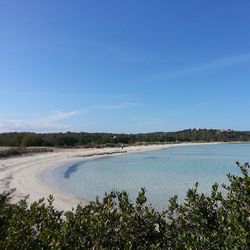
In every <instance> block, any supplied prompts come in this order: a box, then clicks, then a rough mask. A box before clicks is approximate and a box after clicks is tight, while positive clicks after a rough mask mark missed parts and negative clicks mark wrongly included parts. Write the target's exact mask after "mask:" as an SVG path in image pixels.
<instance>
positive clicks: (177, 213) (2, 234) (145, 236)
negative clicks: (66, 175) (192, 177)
mask: <svg viewBox="0 0 250 250" xmlns="http://www.w3.org/2000/svg"><path fill="white" fill-rule="evenodd" d="M238 167H239V168H240V170H241V175H240V176H235V175H230V174H229V175H228V179H229V184H228V185H223V188H224V189H226V191H227V193H226V194H225V195H224V196H223V195H222V192H221V191H220V190H219V188H218V185H217V184H214V185H213V186H212V190H211V194H210V195H205V194H203V193H201V194H200V193H198V191H197V187H198V184H196V185H195V186H194V188H193V189H190V190H188V191H187V195H186V199H185V201H184V203H182V204H180V203H179V202H178V200H177V197H173V198H172V199H170V200H169V205H168V208H167V209H166V210H165V211H163V212H158V211H155V210H154V209H153V208H152V207H151V206H148V205H147V204H146V200H147V199H146V196H145V190H144V189H141V191H140V192H139V194H138V197H137V200H136V202H135V204H133V203H132V202H131V201H130V200H129V195H128V194H127V193H126V192H112V193H110V194H108V195H106V197H105V198H104V199H103V200H102V201H99V200H98V199H97V200H96V201H95V202H91V203H90V204H89V205H88V206H85V207H82V206H80V205H79V206H78V207H77V209H76V210H75V211H68V212H66V213H63V212H60V211H57V210H56V209H55V208H54V207H53V198H52V197H49V199H48V205H46V204H45V201H44V200H43V199H41V200H39V201H37V202H34V203H32V204H31V205H30V206H29V205H28V204H27V200H26V199H24V200H22V201H20V202H19V203H17V204H11V203H10V201H11V192H5V193H3V194H1V195H0V249H11V250H12V249H250V177H249V175H248V170H249V164H247V163H246V164H244V165H243V166H240V164H238Z"/></svg>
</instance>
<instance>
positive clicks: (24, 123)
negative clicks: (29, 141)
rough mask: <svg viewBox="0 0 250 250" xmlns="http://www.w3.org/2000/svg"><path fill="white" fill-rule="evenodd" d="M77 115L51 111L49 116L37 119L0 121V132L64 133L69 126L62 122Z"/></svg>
mask: <svg viewBox="0 0 250 250" xmlns="http://www.w3.org/2000/svg"><path fill="white" fill-rule="evenodd" d="M77 114H79V111H71V112H61V111H53V112H52V114H51V115H49V116H46V117H42V118H39V119H30V120H21V119H13V120H4V119H2V120H0V132H2V133H3V132H10V131H34V132H44V131H46V132H50V131H53V132H54V131H66V130H68V129H69V128H70V126H69V125H67V124H63V123H61V122H62V121H63V120H65V119H67V118H69V117H72V116H75V115H77Z"/></svg>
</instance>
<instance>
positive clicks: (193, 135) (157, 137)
mask: <svg viewBox="0 0 250 250" xmlns="http://www.w3.org/2000/svg"><path fill="white" fill-rule="evenodd" d="M218 141H223V142H231V141H232V142H233V141H250V133H249V132H244V131H231V130H216V129H187V130H183V131H177V132H156V133H140V134H114V133H85V132H81V133H75V132H66V133H44V134H40V133H28V132H25V133H24V132H23V133H17V132H13V133H1V134H0V146H15V147H20V146H21V147H27V146H50V147H64V146H65V147H76V146H79V147H103V146H110V147H116V146H120V145H122V144H123V145H134V144H142V143H174V142H175V143H176V142H218Z"/></svg>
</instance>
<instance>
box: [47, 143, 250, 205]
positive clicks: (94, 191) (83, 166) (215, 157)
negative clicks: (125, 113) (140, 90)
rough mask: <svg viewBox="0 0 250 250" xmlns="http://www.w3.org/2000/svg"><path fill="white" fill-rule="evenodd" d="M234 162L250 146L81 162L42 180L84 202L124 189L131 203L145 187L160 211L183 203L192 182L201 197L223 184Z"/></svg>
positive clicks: (247, 154) (244, 157) (246, 157)
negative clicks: (175, 197) (173, 201)
mask: <svg viewBox="0 0 250 250" xmlns="http://www.w3.org/2000/svg"><path fill="white" fill-rule="evenodd" d="M236 161H240V162H241V163H244V162H249V161H250V144H221V145H193V146H181V147H173V148H168V149H162V150H159V151H151V152H139V153H131V154H124V155H120V156H112V157H103V158H98V159H94V160H82V161H80V162H77V163H75V164H73V165H71V166H62V167H60V168H57V169H54V170H52V171H48V172H46V173H44V175H43V177H44V178H45V180H46V181H47V182H49V183H53V184H56V185H57V186H58V187H59V188H60V189H62V190H64V191H66V192H70V193H72V194H74V195H76V196H78V197H82V198H84V199H87V200H95V198H96V196H99V197H100V198H102V197H103V196H104V194H105V192H107V193H108V192H110V191H112V190H126V191H128V192H129V193H130V197H131V199H132V200H134V199H135V197H136V195H137V193H138V191H139V190H140V187H145V188H146V190H147V192H146V194H147V197H148V203H150V204H152V205H153V206H154V207H156V208H157V209H163V208H165V207H166V205H167V200H168V199H169V198H170V197H172V196H173V195H175V194H177V195H178V196H179V198H180V200H183V199H184V198H185V194H186V191H187V189H188V188H190V187H192V186H193V185H194V184H195V182H199V184H200V186H199V190H200V191H202V192H205V193H209V192H210V187H211V185H212V184H213V183H214V182H218V183H220V184H221V183H226V182H227V177H226V174H227V173H229V172H230V173H234V174H237V173H239V170H238V169H237V167H236V164H235V162H236Z"/></svg>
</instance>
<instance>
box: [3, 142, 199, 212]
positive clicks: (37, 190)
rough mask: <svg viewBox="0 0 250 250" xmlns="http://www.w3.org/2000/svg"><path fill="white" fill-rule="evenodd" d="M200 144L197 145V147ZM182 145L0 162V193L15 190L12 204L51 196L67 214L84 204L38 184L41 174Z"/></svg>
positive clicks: (55, 154)
mask: <svg viewBox="0 0 250 250" xmlns="http://www.w3.org/2000/svg"><path fill="white" fill-rule="evenodd" d="M199 144H200V143H199ZM183 145H186V146H187V145H194V143H186V144H165V145H150V146H131V147H125V148H123V149H121V148H120V149H119V148H102V149H96V148H91V149H55V151H54V152H48V153H37V154H33V155H24V156H18V157H13V158H8V159H2V160H0V192H2V191H4V190H10V189H12V188H15V189H16V191H15V193H14V197H13V201H18V200H20V199H21V198H24V197H25V196H27V195H29V200H28V201H29V202H33V201H37V200H38V199H40V198H42V197H46V198H47V197H48V196H49V195H50V194H52V195H53V196H54V199H55V202H54V205H55V207H56V208H57V209H59V210H70V209H71V208H72V207H76V205H77V204H79V203H82V204H83V205H85V204H87V203H88V202H87V201H86V200H83V199H81V200H80V199H79V198H77V197H74V196H73V195H71V194H68V193H64V192H62V191H61V190H59V189H58V187H56V186H50V185H48V184H47V183H45V182H44V181H42V180H41V178H40V177H41V174H42V173H43V172H44V171H46V170H48V169H52V168H56V167H60V166H62V165H66V164H69V165H70V164H71V163H72V162H74V161H77V160H80V159H83V157H88V158H96V157H103V154H121V153H124V152H127V153H132V152H138V151H152V150H158V149H163V148H169V147H177V146H183Z"/></svg>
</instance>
